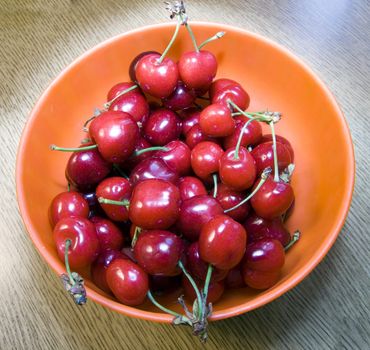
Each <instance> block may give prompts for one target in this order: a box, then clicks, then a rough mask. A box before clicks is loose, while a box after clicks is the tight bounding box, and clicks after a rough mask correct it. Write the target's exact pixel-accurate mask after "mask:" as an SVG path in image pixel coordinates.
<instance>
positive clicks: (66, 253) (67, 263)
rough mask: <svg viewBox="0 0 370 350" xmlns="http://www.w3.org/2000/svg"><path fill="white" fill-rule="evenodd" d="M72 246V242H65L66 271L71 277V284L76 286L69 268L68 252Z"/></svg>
mask: <svg viewBox="0 0 370 350" xmlns="http://www.w3.org/2000/svg"><path fill="white" fill-rule="evenodd" d="M71 244H72V241H71V240H70V239H69V238H68V239H67V240H66V241H65V248H64V263H65V265H66V271H67V274H68V277H69V280H70V282H71V284H72V285H73V284H75V283H76V282H75V280H74V279H73V277H72V273H71V268H70V267H69V261H68V250H69V247H70V246H71Z"/></svg>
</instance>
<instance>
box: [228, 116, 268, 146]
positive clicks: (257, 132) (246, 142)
mask: <svg viewBox="0 0 370 350" xmlns="http://www.w3.org/2000/svg"><path fill="white" fill-rule="evenodd" d="M234 121H235V131H234V132H233V133H232V134H231V135H230V136H227V137H225V138H224V139H223V146H224V149H229V148H232V147H235V146H236V145H237V143H238V140H239V136H240V133H241V132H242V130H243V127H244V125H245V124H246V123H247V121H248V119H247V118H245V117H243V116H240V117H235V118H234ZM261 138H262V127H261V124H260V123H259V122H257V121H255V120H253V121H252V122H250V123H249V124H248V125H247V127H246V129H245V130H244V132H243V136H242V141H241V143H240V145H241V146H244V147H247V146H250V145H255V144H257V143H259V142H260V140H261Z"/></svg>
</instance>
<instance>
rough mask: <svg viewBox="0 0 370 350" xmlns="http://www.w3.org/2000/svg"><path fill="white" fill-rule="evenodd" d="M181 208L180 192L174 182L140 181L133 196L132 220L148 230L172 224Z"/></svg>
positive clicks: (131, 204)
mask: <svg viewBox="0 0 370 350" xmlns="http://www.w3.org/2000/svg"><path fill="white" fill-rule="evenodd" d="M179 209H180V193H179V190H178V188H177V187H176V186H175V185H173V184H172V183H170V182H168V181H164V180H158V179H152V180H146V181H142V182H140V183H138V184H137V185H136V186H135V188H134V191H133V193H132V197H131V203H130V208H129V217H130V220H131V221H132V222H133V223H134V224H135V225H137V226H139V227H141V228H143V229H147V230H157V229H167V228H169V227H170V226H172V225H173V224H174V223H175V222H176V220H177V218H178V216H179Z"/></svg>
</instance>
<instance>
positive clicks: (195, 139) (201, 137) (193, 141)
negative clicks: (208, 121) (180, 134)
mask: <svg viewBox="0 0 370 350" xmlns="http://www.w3.org/2000/svg"><path fill="white" fill-rule="evenodd" d="M203 141H212V142H215V143H216V142H217V140H216V139H215V138H213V137H211V136H207V135H205V134H204V133H203V131H202V129H201V127H200V125H199V124H196V125H194V126H192V127H191V129H190V130H189V131H188V132H187V133H186V135H185V142H186V144H187V145H188V146H189V148H190V149H193V148H194V147H195V146H196V145H197V144H198V143H201V142H203Z"/></svg>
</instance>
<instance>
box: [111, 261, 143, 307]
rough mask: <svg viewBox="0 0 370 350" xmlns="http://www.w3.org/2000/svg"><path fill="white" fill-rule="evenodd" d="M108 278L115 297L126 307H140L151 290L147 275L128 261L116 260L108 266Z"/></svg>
mask: <svg viewBox="0 0 370 350" xmlns="http://www.w3.org/2000/svg"><path fill="white" fill-rule="evenodd" d="M106 278H107V282H108V286H109V288H110V290H111V291H112V292H113V294H114V296H115V297H116V298H117V299H118V300H119V301H120V302H121V303H123V304H125V305H131V306H135V305H140V304H141V303H142V302H143V301H144V300H145V298H146V294H147V292H148V290H149V279H148V275H147V273H146V272H145V271H144V270H143V269H142V268H141V267H140V266H139V265H137V264H135V263H134V262H132V261H130V260H128V259H120V258H118V259H115V260H113V261H112V262H111V263H110V265H109V266H108V269H107V272H106Z"/></svg>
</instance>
